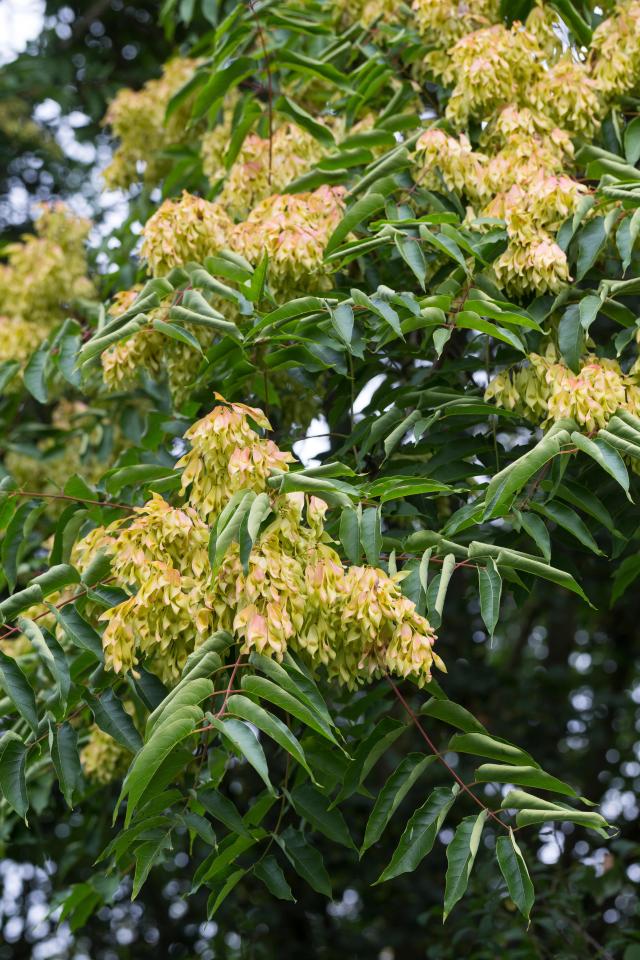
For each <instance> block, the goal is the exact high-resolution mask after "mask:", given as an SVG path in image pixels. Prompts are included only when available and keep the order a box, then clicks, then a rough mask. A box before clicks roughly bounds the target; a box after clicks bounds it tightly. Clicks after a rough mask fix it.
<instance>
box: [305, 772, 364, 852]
mask: <svg viewBox="0 0 640 960" xmlns="http://www.w3.org/2000/svg"><path fill="white" fill-rule="evenodd" d="M291 802H292V803H293V806H294V809H295V811H296V813H297V814H298V816H300V817H302V818H303V819H304V820H307V821H308V822H309V823H310V824H311V826H312V827H315V829H316V830H318V831H319V832H320V833H323V834H324V835H325V837H329V839H330V840H333V842H334V843H340V844H342V846H344V847H349V848H350V849H352V850H353V849H355V847H354V843H353V840H352V839H351V834H350V833H349V828H348V827H347V824H346V823H345V820H344V817H343V816H342V814H341V813H340V811H339V810H335V809H329V801H328V800H327V798H326V797H325V796H324V795H323V794H322V793H320V791H319V790H317V789H316V788H315V787H313V786H311V784H310V783H304V784H302V785H301V786H299V787H296V788H295V790H292V792H291Z"/></svg>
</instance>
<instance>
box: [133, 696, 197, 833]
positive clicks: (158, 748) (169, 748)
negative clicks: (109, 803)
mask: <svg viewBox="0 0 640 960" xmlns="http://www.w3.org/2000/svg"><path fill="white" fill-rule="evenodd" d="M201 718H202V710H201V709H200V708H199V707H182V708H181V710H180V711H178V712H177V713H176V714H175V715H174V716H173V717H172V719H171V720H169V721H168V722H167V723H163V724H161V725H160V726H159V727H157V728H156V729H155V730H154V732H153V734H152V736H151V738H150V739H149V740H148V741H147V743H145V745H144V746H143V748H142V750H140V752H139V753H138V754H136V757H135V759H134V761H133V763H132V765H131V767H130V768H129V772H128V773H127V776H126V777H125V780H124V783H123V784H122V790H121V791H120V797H119V799H118V803H117V804H116V807H115V813H114V821H115V817H116V816H117V813H118V807H119V806H120V802H121V801H122V800H124V799H125V797H126V798H127V812H126V815H125V827H128V826H129V824H130V822H131V817H132V816H133V814H134V812H135V809H136V807H137V806H138V803H139V801H140V799H141V797H142V795H143V793H144V792H145V790H146V788H147V787H148V786H149V784H150V782H151V781H152V780H153V778H154V777H156V775H157V774H158V771H159V769H160V767H161V765H162V763H163V762H164V761H165V760H166V759H167V758H168V757H169V755H170V754H171V753H172V752H173V751H174V749H175V748H176V747H177V746H178V745H179V744H180V742H181V741H182V740H184V739H185V737H188V736H189V735H190V734H192V733H193V730H194V728H195V726H196V723H197V722H198V721H199V720H200V719H201ZM163 789H164V787H163Z"/></svg>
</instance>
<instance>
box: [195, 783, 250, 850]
mask: <svg viewBox="0 0 640 960" xmlns="http://www.w3.org/2000/svg"><path fill="white" fill-rule="evenodd" d="M198 800H199V801H200V803H201V804H202V806H203V807H204V808H205V810H206V811H207V813H210V814H211V816H212V817H213V818H214V820H219V821H220V823H223V824H224V825H225V827H227V829H228V830H230V831H231V833H233V834H235V835H237V836H239V837H246V838H248V839H250V838H251V833H250V832H249V830H248V829H247V827H246V825H245V823H244V821H243V819H242V817H241V816H240V814H239V813H238V811H237V809H236V807H235V804H233V803H232V802H231V800H229V799H228V798H227V797H225V796H224V794H222V793H220V792H219V791H218V790H214V789H212V788H211V787H209V786H207V785H206V784H205V786H204V787H202V789H200V790H198Z"/></svg>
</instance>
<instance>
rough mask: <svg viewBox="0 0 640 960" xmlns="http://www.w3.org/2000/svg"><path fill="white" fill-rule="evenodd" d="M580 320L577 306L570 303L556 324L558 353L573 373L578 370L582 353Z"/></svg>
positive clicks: (582, 340)
mask: <svg viewBox="0 0 640 960" xmlns="http://www.w3.org/2000/svg"><path fill="white" fill-rule="evenodd" d="M598 302H599V301H598ZM581 319H582V318H581V311H580V306H579V304H577V303H572V304H571V306H569V307H567V309H566V310H565V312H564V313H563V315H562V318H561V320H560V323H559V324H558V346H559V347H560V353H561V354H562V356H563V357H564V359H565V360H566V361H567V363H568V365H569V366H570V367H571V369H572V370H573V371H574V372H577V371H578V370H579V368H580V357H581V356H582V353H583V351H584V328H583V325H582V322H581Z"/></svg>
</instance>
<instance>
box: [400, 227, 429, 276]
mask: <svg viewBox="0 0 640 960" xmlns="http://www.w3.org/2000/svg"><path fill="white" fill-rule="evenodd" d="M394 240H395V245H396V248H397V250H398V253H399V254H400V256H401V257H402V259H403V260H404V262H405V263H406V264H407V266H408V267H409V269H410V270H411V272H412V273H413V274H414V276H415V277H416V279H417V281H418V283H419V284H420V286H421V287H422V289H423V290H424V285H425V280H426V277H427V263H426V260H425V258H424V253H423V252H422V248H421V246H420V241H419V240H418V238H417V237H412V236H409V235H408V234H405V233H396V235H395V237H394Z"/></svg>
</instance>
